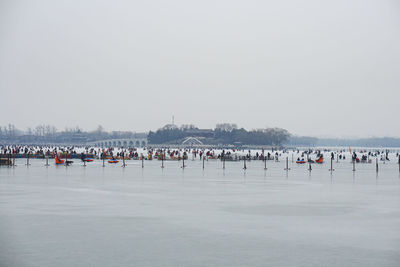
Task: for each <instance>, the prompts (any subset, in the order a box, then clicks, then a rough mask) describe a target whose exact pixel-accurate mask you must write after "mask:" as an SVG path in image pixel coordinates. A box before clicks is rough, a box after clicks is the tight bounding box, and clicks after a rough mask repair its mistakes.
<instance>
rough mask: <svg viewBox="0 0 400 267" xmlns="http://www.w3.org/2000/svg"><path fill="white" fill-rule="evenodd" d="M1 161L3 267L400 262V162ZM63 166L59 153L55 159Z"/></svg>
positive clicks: (0, 244) (0, 245)
mask: <svg viewBox="0 0 400 267" xmlns="http://www.w3.org/2000/svg"><path fill="white" fill-rule="evenodd" d="M16 163H17V166H16V167H1V168H0V240H1V242H0V266H41V267H45V266H374V267H376V266H400V176H399V169H398V165H397V164H396V163H395V162H387V163H386V164H382V163H380V166H379V167H380V168H379V173H378V174H376V172H375V165H374V164H357V165H356V168H357V170H356V171H355V172H353V171H352V164H351V163H350V162H349V161H342V162H340V163H335V165H334V167H335V168H336V170H335V171H334V172H333V173H332V175H331V173H330V172H329V171H328V169H329V164H328V163H325V164H322V165H315V164H314V165H313V170H312V171H311V172H309V171H307V167H308V166H306V165H296V164H292V163H290V167H291V170H290V171H288V172H286V171H284V170H283V169H284V165H285V163H284V161H282V162H278V163H276V162H272V161H269V162H268V163H267V167H268V170H267V171H264V169H263V168H264V165H263V162H262V161H251V162H247V167H248V169H247V170H246V171H244V170H243V169H242V167H243V163H242V162H226V169H225V170H223V169H222V163H221V162H220V161H211V160H210V161H208V162H206V163H205V169H204V170H203V169H202V162H201V161H191V160H188V161H186V162H185V163H186V164H187V167H186V168H185V169H182V168H180V166H181V162H177V161H167V162H165V168H164V169H161V168H160V162H159V161H156V160H153V161H145V167H144V168H143V169H142V168H141V162H140V161H127V163H128V165H127V167H126V168H122V167H121V163H119V164H117V165H113V166H112V165H110V164H108V165H106V167H105V168H103V167H101V162H100V161H95V162H92V163H88V166H87V167H83V166H82V163H81V162H79V161H78V160H75V162H74V164H73V165H72V166H69V167H65V166H54V165H51V166H49V167H47V168H46V167H44V160H31V164H32V165H31V166H29V167H27V166H25V160H23V159H20V160H17V162H16ZM51 163H52V164H53V161H52V162H51Z"/></svg>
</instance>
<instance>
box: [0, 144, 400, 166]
mask: <svg viewBox="0 0 400 267" xmlns="http://www.w3.org/2000/svg"><path fill="white" fill-rule="evenodd" d="M349 152H350V153H349ZM324 154H325V155H329V154H330V157H331V159H337V160H346V155H349V154H350V157H351V160H352V161H356V162H363V163H365V162H367V163H368V162H370V161H371V159H370V158H371V157H374V158H380V160H382V161H389V160H390V157H389V154H390V151H389V150H375V151H366V150H359V151H358V152H356V151H349V150H347V149H342V150H335V151H331V150H328V149H325V150H319V149H307V150H304V151H300V150H299V149H295V150H289V149H281V150H278V149H270V150H264V149H261V151H260V150H250V149H249V150H244V149H203V148H143V149H138V148H134V147H130V148H116V147H108V148H99V147H76V146H22V145H21V146H19V145H2V146H0V157H3V158H7V157H16V158H18V157H31V158H45V157H48V158H55V157H56V156H57V155H58V156H59V158H77V159H79V158H80V159H84V158H92V159H121V158H124V159H133V160H134V159H146V160H152V159H159V160H160V159H163V160H181V159H193V160H196V159H200V160H202V159H207V160H208V159H217V160H228V161H229V160H231V161H236V160H274V161H279V160H280V159H281V158H282V157H288V156H289V155H291V156H292V157H293V156H295V157H297V160H298V161H306V160H307V162H310V161H314V160H318V159H321V158H323V157H324ZM398 157H399V152H397V153H396V158H398Z"/></svg>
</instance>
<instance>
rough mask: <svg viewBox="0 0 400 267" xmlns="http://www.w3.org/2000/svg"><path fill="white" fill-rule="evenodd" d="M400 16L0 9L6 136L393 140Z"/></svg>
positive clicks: (326, 10)
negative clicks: (267, 131) (42, 127)
mask: <svg viewBox="0 0 400 267" xmlns="http://www.w3.org/2000/svg"><path fill="white" fill-rule="evenodd" d="M399 15H400V3H399V2H398V1H394V0H384V1H350V2H349V1H344V0H340V1H329V2H325V1H324V2H320V1H316V0H312V1H311V0H308V1H304V2H301V3H300V2H297V1H285V2H273V1H227V0H223V1H217V2H215V1H209V0H206V1H201V2H188V1H182V0H176V1H168V2H165V1H159V0H156V1H151V2H140V1H132V2H129V1H109V2H108V1H102V2H100V1H84V2H74V3H73V4H72V3H71V2H69V1H50V0H43V1H6V0H0V40H1V42H0V92H1V96H2V98H1V99H2V101H1V107H2V111H3V116H1V117H0V125H2V126H4V125H6V124H8V123H13V124H15V125H16V127H17V128H20V129H21V130H25V129H26V128H27V127H34V126H36V125H38V124H43V123H44V124H51V125H54V126H56V127H57V128H58V129H60V130H62V129H64V128H65V127H74V126H76V125H79V126H80V127H82V128H83V129H85V130H93V129H95V128H96V127H97V126H98V125H102V126H103V127H104V128H105V129H106V130H131V131H137V132H140V131H149V130H156V129H157V128H159V127H162V126H163V125H165V124H167V123H170V122H171V117H172V115H175V123H176V124H178V125H181V124H194V125H196V126H198V127H200V128H213V127H214V126H215V125H216V124H217V123H220V122H230V123H236V124H237V125H238V126H239V127H244V128H246V129H255V128H263V127H280V128H285V129H287V130H288V131H289V132H290V133H292V134H297V135H307V136H317V137H371V136H374V137H383V136H391V137H400V124H399V123H398V122H397V116H398V113H399V100H400V88H399V85H400V49H399V47H400V16H399Z"/></svg>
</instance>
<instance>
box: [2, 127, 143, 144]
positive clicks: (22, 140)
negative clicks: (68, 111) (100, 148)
mask: <svg viewBox="0 0 400 267" xmlns="http://www.w3.org/2000/svg"><path fill="white" fill-rule="evenodd" d="M146 136H147V134H145V133H135V132H129V131H112V132H107V131H105V130H104V128H103V127H102V126H100V125H99V126H98V128H97V129H96V130H94V131H84V130H82V129H81V128H79V127H75V128H65V129H64V130H62V131H58V130H57V129H56V127H54V126H51V125H38V126H36V127H35V128H27V129H26V130H25V131H22V130H19V129H17V128H16V127H15V126H14V125H13V124H9V125H7V126H0V144H85V143H86V142H92V141H97V140H107V139H118V138H135V137H136V138H139V137H140V138H143V137H146Z"/></svg>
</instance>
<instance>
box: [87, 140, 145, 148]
mask: <svg viewBox="0 0 400 267" xmlns="http://www.w3.org/2000/svg"><path fill="white" fill-rule="evenodd" d="M86 144H87V145H89V146H96V147H145V146H147V138H120V139H107V140H98V141H93V142H87V143H86Z"/></svg>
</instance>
